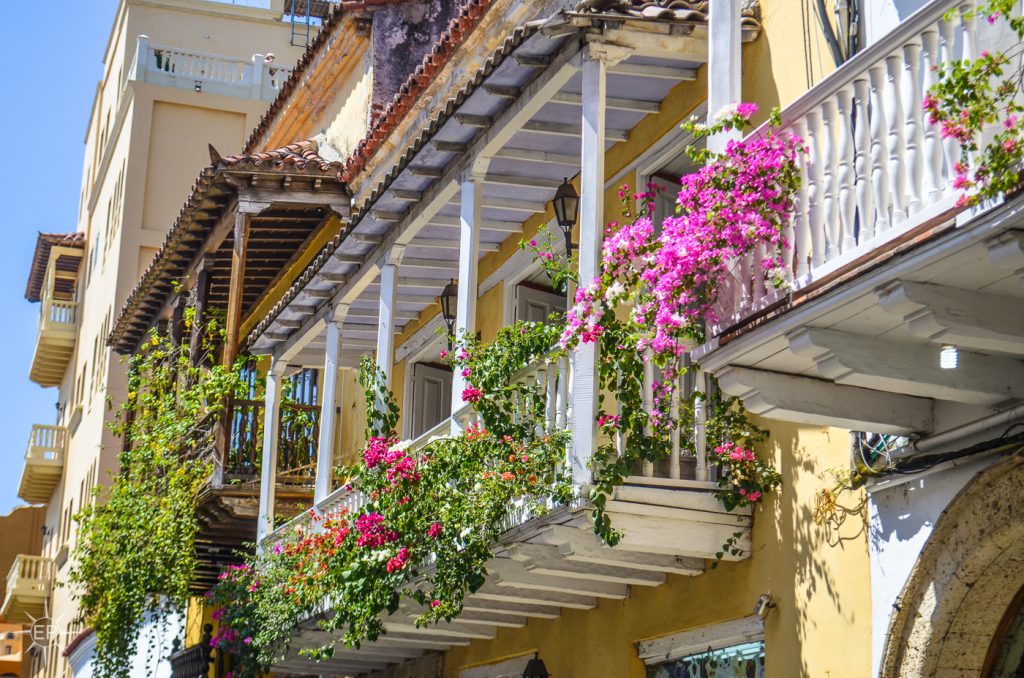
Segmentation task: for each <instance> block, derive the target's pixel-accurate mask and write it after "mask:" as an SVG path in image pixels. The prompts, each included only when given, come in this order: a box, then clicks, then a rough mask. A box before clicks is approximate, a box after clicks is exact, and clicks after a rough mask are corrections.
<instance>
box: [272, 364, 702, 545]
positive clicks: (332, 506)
mask: <svg viewBox="0 0 1024 678" xmlns="http://www.w3.org/2000/svg"><path fill="white" fill-rule="evenodd" d="M649 364H650V363H649ZM699 374H700V373H699V372H694V373H693V374H692V376H690V377H681V378H680V383H679V384H678V387H677V391H676V393H677V396H676V398H675V401H674V404H673V407H674V410H673V418H674V419H679V403H680V400H679V399H680V394H683V395H685V396H689V395H691V394H692V393H693V388H694V386H693V385H694V384H697V381H696V379H697V378H699V377H697V376H696V375H699ZM653 377H654V371H653V368H652V369H650V370H648V374H645V386H646V392H647V393H650V392H651V390H650V383H651V380H653ZM571 381H572V379H571V361H570V359H569V357H568V356H564V355H562V356H558V355H554V354H553V355H551V356H545V357H542V358H539V359H537V360H535V361H534V362H533V363H531V364H530V365H528V366H527V367H526V368H525V369H523V370H521V371H520V372H518V373H517V374H516V375H515V376H514V377H513V378H512V383H515V384H524V385H530V386H534V387H535V388H534V389H533V392H534V394H536V395H535V396H534V395H525V396H522V397H528V398H530V397H540V398H541V399H542V400H543V410H542V411H543V412H544V418H543V420H542V421H541V422H540V423H539V424H538V426H537V433H538V435H541V434H544V433H551V432H554V431H558V430H565V429H566V428H567V427H568V426H569V425H570V422H571V421H572V392H571ZM525 405H527V407H530V408H532V407H535V406H536V405H537V403H525ZM651 405H652V403H648V407H650V406H651ZM694 409H695V416H694V420H693V421H686V422H683V424H682V425H681V426H680V427H679V429H678V430H677V431H675V432H674V433H673V436H672V446H671V450H670V453H669V455H668V457H667V458H666V463H664V464H657V465H655V464H653V463H646V464H644V465H643V468H642V469H641V470H640V471H639V473H638V475H637V476H633V477H631V478H630V479H629V481H630V482H640V483H645V482H648V481H650V482H653V483H657V482H658V481H662V482H664V483H669V484H671V482H672V481H678V480H684V481H685V480H699V481H706V480H708V479H709V478H708V471H707V464H706V459H705V447H706V445H705V443H704V437H705V425H704V422H705V416H704V407H703V405H702V403H701V402H700V401H698V402H697V406H696V407H695V408H694ZM480 423H481V422H480V419H479V415H477V413H476V412H475V411H474V410H473V408H472V407H471V406H469V405H466V406H464V407H462V408H461V409H459V410H458V411H456V412H455V413H454V414H452V416H451V417H449V418H446V419H444V420H442V421H440V422H438V423H437V424H436V425H435V426H433V427H432V428H431V429H429V430H427V431H426V432H424V433H423V434H421V435H419V436H417V437H416V438H414V439H412V440H409V441H406V442H405V443H404V445H405V447H406V448H407V449H409V450H410V451H416V450H420V449H422V448H423V447H424V446H426V445H427V444H428V443H429V442H430V441H432V440H437V439H440V438H448V437H451V436H453V435H460V434H461V433H462V432H463V431H465V430H467V428H469V427H470V426H471V425H474V424H480ZM683 436H691V437H692V438H693V441H694V445H693V447H694V448H695V449H696V454H695V455H687V454H685V453H683V451H682V448H683V447H684V445H683V444H682V443H683ZM623 442H624V441H622V440H621V439H620V440H619V441H618V444H619V445H620V446H621V445H622V444H623ZM620 449H621V447H620ZM566 454H567V455H568V454H572V446H569V448H568V449H567V450H566ZM566 467H567V468H571V464H570V463H569V460H568V459H567V460H566ZM365 503H366V497H365V495H363V494H362V493H361V492H359V491H357V490H350V489H347V488H345V487H341V488H339V489H337V490H334V491H333V492H331V493H330V494H328V495H327V496H326V497H325V498H324V499H323V500H322V501H320V502H319V503H317V504H316V505H314V506H313V507H312V511H313V512H314V513H315V514H318V515H326V514H332V513H336V512H339V511H341V510H347V511H348V512H349V513H355V512H357V511H358V510H359V509H360V508H362V506H363V505H365ZM548 508H554V507H548ZM530 517H531V516H530V515H529V514H528V513H527V512H526V511H525V509H523V508H522V507H517V508H516V510H513V511H512V514H511V515H510V518H509V520H508V521H507V524H506V525H505V528H506V529H511V528H513V527H516V526H518V525H520V524H522V523H523V522H525V521H526V520H529V518H530ZM310 523H311V521H310V513H309V512H303V513H302V514H300V515H298V516H296V517H295V518H293V519H292V520H290V521H289V522H287V523H285V524H284V525H282V526H281V527H278V528H277V529H276V530H274V531H273V532H271V533H270V534H268V535H267V537H266V539H267V541H268V542H269V543H273V542H274V541H276V540H279V539H281V538H282V537H283V536H285V535H286V534H289V533H290V532H293V531H294V530H295V529H296V528H297V527H298V526H300V525H307V524H310Z"/></svg>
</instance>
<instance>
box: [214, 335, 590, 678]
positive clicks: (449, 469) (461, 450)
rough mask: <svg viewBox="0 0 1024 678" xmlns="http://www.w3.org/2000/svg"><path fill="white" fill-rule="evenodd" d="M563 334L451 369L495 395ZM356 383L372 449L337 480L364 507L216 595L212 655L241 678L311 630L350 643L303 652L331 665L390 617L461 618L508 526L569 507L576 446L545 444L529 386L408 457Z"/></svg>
mask: <svg viewBox="0 0 1024 678" xmlns="http://www.w3.org/2000/svg"><path fill="white" fill-rule="evenodd" d="M559 331H560V328H557V327H556V328H554V329H543V328H541V327H538V326H537V325H536V324H529V323H527V324H522V325H518V326H515V327H511V328H506V330H504V331H503V332H502V333H501V334H500V335H499V338H498V340H496V341H495V342H494V343H493V344H491V345H488V346H486V347H484V346H482V345H480V344H478V343H474V342H475V340H474V342H470V343H469V344H467V345H466V346H463V347H461V348H460V349H459V350H458V355H460V356H463V357H462V358H459V357H456V358H454V360H456V361H465V364H466V365H470V364H471V365H472V366H473V367H467V368H465V369H470V370H473V369H475V370H476V372H475V375H474V378H475V379H477V381H476V382H474V383H479V384H481V385H484V386H486V385H489V384H492V383H495V382H496V381H498V380H500V379H501V375H503V374H506V373H507V372H508V371H510V370H511V371H513V372H514V371H516V369H517V368H516V367H515V366H516V365H519V366H520V367H523V366H525V365H527V364H529V362H531V361H532V360H534V359H536V358H538V357H541V356H543V355H544V354H545V353H546V351H547V350H548V348H549V347H550V346H551V344H552V343H553V342H555V341H556V340H557V336H558V332H559ZM360 383H361V385H362V386H363V388H364V392H365V397H366V404H367V422H368V426H367V431H366V435H367V440H368V443H367V446H366V448H365V449H364V450H363V452H362V461H361V463H360V464H358V465H356V466H355V467H353V468H351V469H347V470H346V471H345V472H344V473H343V474H342V475H345V476H347V477H348V478H350V480H349V486H348V487H349V489H350V490H351V491H352V492H358V493H360V494H361V496H362V497H363V499H364V500H365V503H364V504H363V505H362V506H361V507H360V508H359V509H358V510H357V511H354V512H351V513H350V512H348V511H347V510H341V511H338V512H334V513H330V514H326V515H324V514H318V513H316V512H315V511H310V513H309V521H308V523H307V524H306V525H303V526H298V527H296V528H295V529H294V530H293V531H291V532H290V533H288V534H286V535H285V536H283V537H282V538H281V539H280V540H278V541H276V542H275V543H273V544H269V545H267V549H266V551H265V552H263V553H262V554H260V555H258V556H256V557H254V558H253V559H252V560H251V562H249V563H247V564H245V565H242V566H236V567H233V568H231V569H229V570H227V571H225V572H224V573H223V574H222V575H221V578H220V581H219V582H218V584H217V585H216V586H214V587H213V589H212V590H211V591H210V593H209V594H208V601H209V602H210V604H211V605H212V606H213V607H214V608H216V612H215V613H214V616H215V619H217V620H218V621H219V622H220V628H219V630H218V632H217V635H216V636H215V637H214V639H213V642H214V645H215V646H216V647H218V648H220V649H221V650H223V651H226V652H229V653H231V654H232V655H233V656H234V664H233V667H234V674H235V675H236V676H257V675H260V674H262V673H264V672H266V671H267V670H268V669H269V667H270V666H271V665H272V663H273V662H274V661H275V660H277V659H280V658H281V657H283V656H284V655H285V654H286V653H287V651H288V639H289V638H290V636H291V633H292V630H293V628H294V626H295V625H296V624H297V623H299V622H300V621H302V620H305V619H313V620H315V621H316V623H317V625H318V627H319V628H320V629H322V630H325V631H341V633H338V634H335V636H334V637H335V640H334V641H333V642H331V643H329V644H326V645H325V646H323V647H320V648H313V649H306V650H303V651H302V652H303V653H304V654H306V655H308V656H311V657H313V658H323V657H329V656H330V655H331V654H332V652H333V651H334V646H335V644H336V643H341V644H344V645H345V646H346V647H358V646H359V645H360V644H361V643H363V642H365V641H367V640H374V639H376V638H378V637H379V636H381V635H382V634H384V633H385V629H384V624H383V621H382V618H383V617H384V616H386V615H387V614H390V613H394V612H395V611H396V610H398V609H399V608H400V607H401V608H402V609H403V610H407V611H409V613H410V614H412V615H414V616H415V623H416V624H417V625H420V626H422V625H429V624H433V623H436V622H439V621H442V620H451V619H454V618H455V617H457V616H458V615H459V613H460V612H461V611H462V601H463V599H464V597H465V596H466V595H467V594H468V593H471V592H473V591H475V590H477V589H478V588H479V587H480V586H482V585H483V583H484V581H485V577H486V574H487V570H486V563H487V561H488V560H490V559H491V558H492V557H493V552H492V550H491V548H492V545H493V544H494V543H495V542H496V540H497V539H498V537H499V536H500V534H501V533H502V532H503V531H504V530H505V529H507V525H508V523H509V520H510V519H511V517H512V516H513V515H514V514H515V513H517V512H524V513H526V514H529V515H540V514H542V513H544V512H545V511H547V510H548V509H549V508H550V507H551V506H556V505H560V504H564V503H566V502H567V501H568V500H569V499H570V498H571V491H570V485H569V483H568V481H567V479H566V478H565V477H564V476H563V475H562V473H561V470H560V469H561V462H562V461H563V460H564V455H565V448H566V444H567V442H568V434H567V433H565V432H559V433H552V434H546V433H539V432H538V431H539V429H538V425H539V423H540V421H541V417H542V416H543V410H542V409H541V410H538V409H537V408H536V406H535V405H534V404H533V403H534V402H535V399H536V398H537V397H539V395H538V394H530V393H528V390H529V387H528V386H527V385H523V387H522V388H521V389H513V390H505V389H494V390H489V391H488V392H487V394H486V395H485V396H482V397H481V398H479V399H474V406H475V407H477V408H478V411H479V413H480V415H481V418H482V420H483V423H482V424H481V425H473V426H470V427H469V428H467V429H466V430H465V431H463V432H462V433H461V434H460V435H456V436H453V437H445V438H438V439H435V440H431V441H428V442H427V443H425V444H424V445H423V446H422V447H420V448H418V449H415V450H412V449H410V448H409V447H408V445H407V444H403V443H400V442H399V440H398V436H397V434H396V432H395V430H396V426H397V422H398V408H397V406H396V404H395V402H394V398H393V397H392V394H391V393H390V392H389V391H388V389H387V388H386V387H385V386H384V380H383V378H382V375H380V373H379V372H378V371H377V369H376V367H375V366H374V365H373V364H372V362H371V361H369V360H365V361H364V363H363V365H362V369H361V371H360ZM471 388H474V389H476V388H479V387H476V386H472V387H471ZM535 388H536V387H535ZM524 389H525V390H524ZM467 390H468V389H467ZM513 393H515V394H516V395H513ZM513 419H515V421H516V423H515V424H511V421H512V420H513ZM492 423H493V427H492ZM325 609H329V610H330V614H324V613H323V610H325Z"/></svg>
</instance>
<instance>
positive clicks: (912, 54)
mask: <svg viewBox="0 0 1024 678" xmlns="http://www.w3.org/2000/svg"><path fill="white" fill-rule="evenodd" d="M920 66H921V45H920V44H919V43H917V42H916V41H911V42H908V43H907V44H905V45H904V46H903V79H902V83H901V89H902V92H903V97H904V105H903V110H904V115H905V116H906V122H905V123H904V130H903V133H904V138H905V139H906V144H907V149H906V156H905V158H906V162H905V163H904V164H905V165H906V171H907V184H908V186H907V187H908V188H909V189H910V196H909V198H910V199H909V201H908V203H907V210H908V211H909V213H910V214H915V213H917V212H919V211H921V207H922V206H923V204H924V186H923V184H922V182H921V175H922V172H923V164H924V163H923V156H922V153H923V148H922V147H923V146H924V133H923V131H922V130H921V120H922V109H921V81H920V80H919V76H920Z"/></svg>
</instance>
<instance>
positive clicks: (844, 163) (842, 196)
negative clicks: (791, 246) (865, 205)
mask: <svg viewBox="0 0 1024 678" xmlns="http://www.w3.org/2000/svg"><path fill="white" fill-rule="evenodd" d="M852 89H853V88H852V87H851V86H849V85H847V86H844V87H841V88H840V89H839V91H838V92H836V107H837V113H838V118H837V120H836V132H837V133H838V134H839V176H838V189H839V226H840V229H841V230H840V232H839V236H838V238H837V243H838V245H839V251H840V252H849V251H850V250H852V249H853V248H854V246H855V245H856V244H857V238H856V236H855V229H854V217H855V210H856V203H855V201H854V198H855V193H854V184H855V183H856V174H854V170H853V127H852V125H853V116H852V115H851V114H850V101H851V97H852V96H853V92H852ZM833 232H835V231H834V229H833Z"/></svg>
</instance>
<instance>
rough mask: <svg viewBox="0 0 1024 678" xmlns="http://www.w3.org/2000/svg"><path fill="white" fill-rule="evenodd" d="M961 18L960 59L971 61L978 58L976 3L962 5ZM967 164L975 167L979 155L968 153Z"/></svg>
mask: <svg viewBox="0 0 1024 678" xmlns="http://www.w3.org/2000/svg"><path fill="white" fill-rule="evenodd" d="M960 17H961V20H960V30H961V34H962V37H961V40H962V49H961V51H960V58H961V59H964V60H968V61H970V60H973V59H976V58H977V57H978V42H977V16H976V12H975V3H973V2H965V3H963V4H962V5H960ZM967 162H968V164H969V165H970V166H971V167H974V166H975V163H976V162H977V153H975V152H968V153H967Z"/></svg>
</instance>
